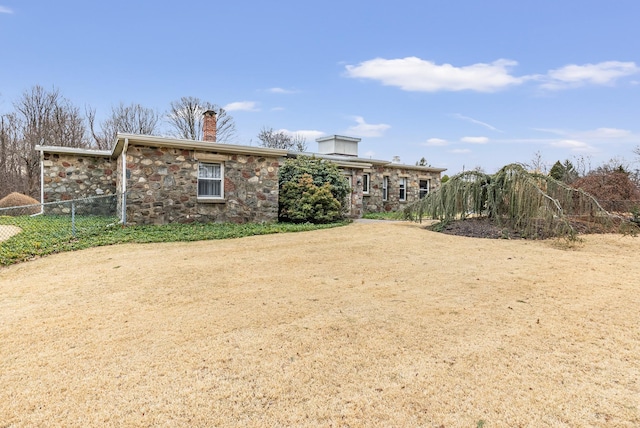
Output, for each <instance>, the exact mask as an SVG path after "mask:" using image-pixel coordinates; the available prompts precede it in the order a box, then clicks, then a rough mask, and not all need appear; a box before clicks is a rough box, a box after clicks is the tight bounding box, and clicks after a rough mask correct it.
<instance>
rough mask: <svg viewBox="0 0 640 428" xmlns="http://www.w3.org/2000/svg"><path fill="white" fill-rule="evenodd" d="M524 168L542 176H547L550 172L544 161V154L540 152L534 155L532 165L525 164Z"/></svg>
mask: <svg viewBox="0 0 640 428" xmlns="http://www.w3.org/2000/svg"><path fill="white" fill-rule="evenodd" d="M523 166H524V167H525V168H526V169H528V170H529V171H533V172H538V173H540V174H546V173H547V171H548V165H547V162H545V160H544V159H543V157H542V152H540V150H537V151H536V152H535V153H534V154H533V157H532V158H531V163H528V164H524V165H523Z"/></svg>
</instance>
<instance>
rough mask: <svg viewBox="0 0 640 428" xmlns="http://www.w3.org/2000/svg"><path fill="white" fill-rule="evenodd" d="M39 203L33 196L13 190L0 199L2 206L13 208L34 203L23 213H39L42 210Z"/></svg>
mask: <svg viewBox="0 0 640 428" xmlns="http://www.w3.org/2000/svg"><path fill="white" fill-rule="evenodd" d="M39 203H40V202H38V201H37V200H35V199H33V198H32V197H31V196H27V195H23V194H22V193H18V192H13V193H10V194H8V195H7V196H5V197H4V198H2V199H0V208H13V207H22V206H25V205H33V206H32V207H29V208H26V209H24V210H22V212H21V214H37V213H39V212H40V207H39V206H38V204H39Z"/></svg>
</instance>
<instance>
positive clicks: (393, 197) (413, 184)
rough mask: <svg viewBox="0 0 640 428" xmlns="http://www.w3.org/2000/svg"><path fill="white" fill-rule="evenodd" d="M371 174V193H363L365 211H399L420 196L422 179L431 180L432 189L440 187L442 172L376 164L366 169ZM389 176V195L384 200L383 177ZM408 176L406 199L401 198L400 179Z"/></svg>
mask: <svg viewBox="0 0 640 428" xmlns="http://www.w3.org/2000/svg"><path fill="white" fill-rule="evenodd" d="M364 172H365V173H368V174H369V175H370V179H371V182H370V184H369V194H368V195H367V194H365V195H363V200H364V202H363V204H364V211H365V212H384V211H397V210H400V209H402V208H403V207H404V206H405V205H406V204H408V203H411V202H414V201H416V200H417V199H419V198H420V180H430V184H431V187H430V191H433V190H435V189H437V188H438V187H440V174H439V173H435V172H431V171H424V170H419V169H414V168H410V167H406V166H398V167H396V166H393V167H389V166H375V167H374V168H372V169H367V170H364ZM385 176H387V177H389V186H388V197H387V200H386V201H383V200H382V183H383V177H385ZM401 178H406V180H407V189H406V193H407V195H406V200H405V201H401V200H400V179H401Z"/></svg>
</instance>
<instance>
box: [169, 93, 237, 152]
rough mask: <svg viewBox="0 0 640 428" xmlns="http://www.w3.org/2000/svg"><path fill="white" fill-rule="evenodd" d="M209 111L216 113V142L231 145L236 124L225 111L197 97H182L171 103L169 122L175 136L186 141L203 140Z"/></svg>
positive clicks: (234, 135)
mask: <svg viewBox="0 0 640 428" xmlns="http://www.w3.org/2000/svg"><path fill="white" fill-rule="evenodd" d="M207 110H213V111H215V112H216V119H217V127H216V140H217V141H218V142H222V143H230V142H233V141H234V140H235V137H236V123H235V121H234V119H233V117H232V116H231V115H229V114H228V113H227V112H226V110H225V109H223V108H222V107H219V106H218V105H216V104H212V103H210V102H208V101H202V100H201V99H200V98H196V97H182V98H180V99H179V100H177V101H172V102H171V107H170V108H169V112H168V113H167V121H168V122H169V125H170V126H171V128H172V131H173V135H174V136H176V137H177V138H184V139H186V140H197V141H200V140H202V137H203V136H202V125H203V114H204V112H205V111H207Z"/></svg>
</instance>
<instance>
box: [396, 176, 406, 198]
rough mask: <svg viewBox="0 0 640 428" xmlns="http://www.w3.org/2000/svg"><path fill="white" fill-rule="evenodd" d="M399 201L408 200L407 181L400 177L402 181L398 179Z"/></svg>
mask: <svg viewBox="0 0 640 428" xmlns="http://www.w3.org/2000/svg"><path fill="white" fill-rule="evenodd" d="M398 200H399V201H406V200H407V179H406V178H404V177H400V179H398Z"/></svg>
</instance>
